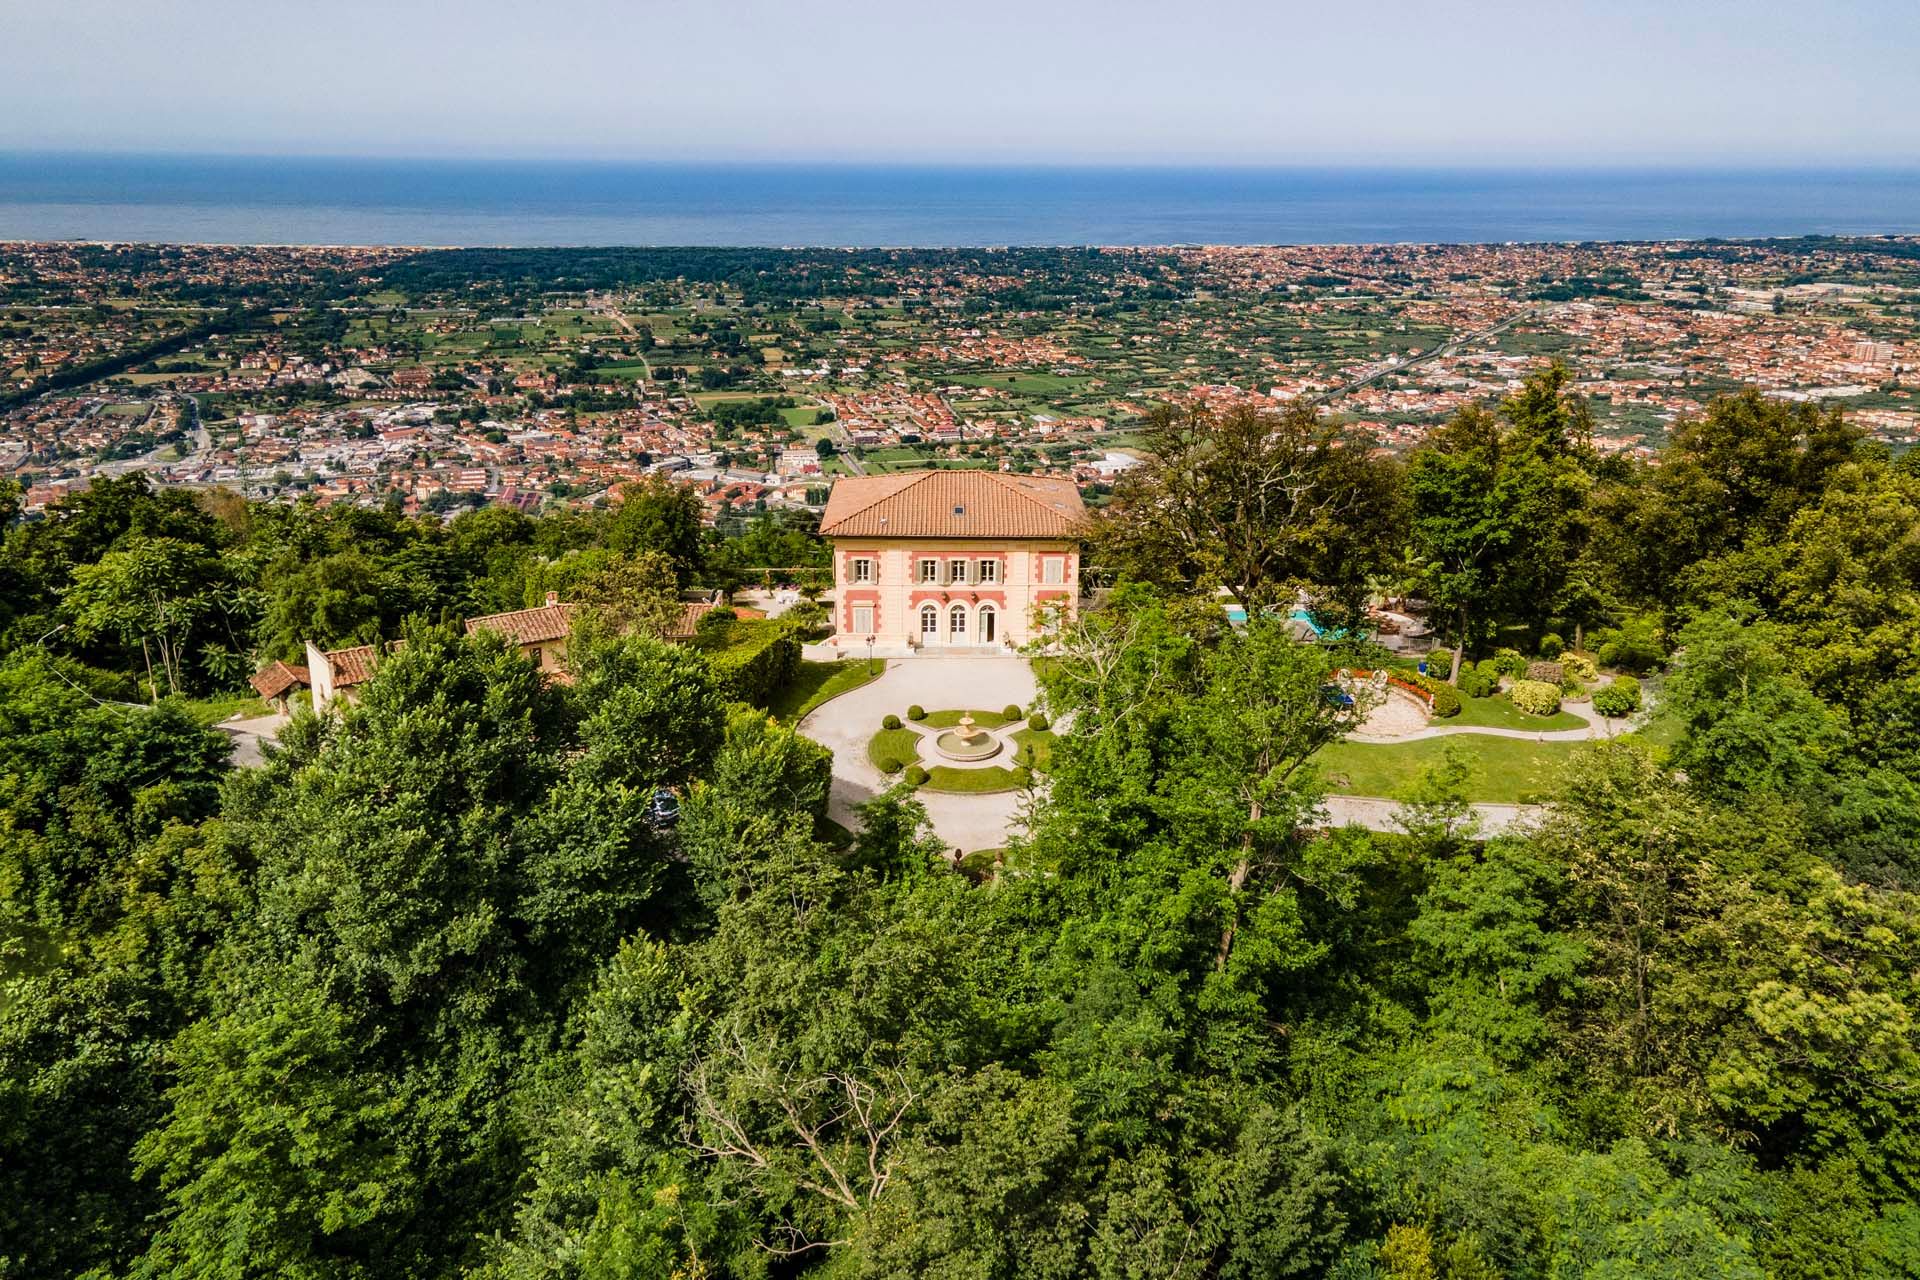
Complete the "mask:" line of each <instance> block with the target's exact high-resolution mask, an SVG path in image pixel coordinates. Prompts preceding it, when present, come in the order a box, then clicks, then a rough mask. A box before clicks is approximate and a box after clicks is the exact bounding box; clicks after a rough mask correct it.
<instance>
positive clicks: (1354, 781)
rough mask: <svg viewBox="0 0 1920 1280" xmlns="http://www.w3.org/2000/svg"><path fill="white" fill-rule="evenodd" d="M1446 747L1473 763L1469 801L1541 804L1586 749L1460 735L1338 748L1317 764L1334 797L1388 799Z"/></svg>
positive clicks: (1328, 749) (1337, 745) (1324, 753)
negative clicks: (1464, 753) (1375, 797)
mask: <svg viewBox="0 0 1920 1280" xmlns="http://www.w3.org/2000/svg"><path fill="white" fill-rule="evenodd" d="M1449 745H1452V746H1453V747H1455V748H1456V749H1460V750H1464V751H1465V752H1466V753H1467V755H1468V757H1469V759H1470V760H1471V761H1472V764H1473V772H1472V774H1471V775H1470V776H1469V778H1468V780H1467V798H1468V799H1470V800H1474V801H1479V802H1483V803H1488V804H1540V803H1543V802H1544V801H1546V800H1547V799H1549V798H1550V797H1551V795H1552V793H1553V792H1554V790H1555V789H1557V788H1558V786H1559V784H1560V779H1561V778H1562V776H1564V774H1565V772H1566V768H1567V765H1568V763H1569V762H1571V761H1572V759H1573V757H1574V754H1575V753H1576V752H1578V751H1580V750H1581V749H1582V748H1583V747H1585V746H1586V745H1587V744H1586V743H1583V742H1534V741H1530V740H1529V739H1526V738H1496V737H1493V736H1491V735H1489V734H1471V733H1461V734H1452V735H1449V736H1448V737H1445V738H1422V739H1420V740H1419V741H1417V742H1336V743H1334V744H1333V745H1332V746H1330V747H1325V748H1323V749H1322V750H1321V752H1320V754H1319V755H1318V756H1317V757H1315V762H1316V763H1317V764H1319V766H1320V774H1321V777H1322V778H1323V779H1324V780H1325V782H1326V784H1327V789H1328V790H1329V791H1330V792H1332V793H1333V794H1335V795H1349V796H1382V797H1385V798H1388V799H1392V798H1394V797H1396V796H1398V795H1400V794H1401V793H1402V792H1404V791H1405V790H1406V789H1407V787H1408V786H1410V785H1411V784H1412V783H1413V782H1414V781H1415V780H1417V779H1418V778H1419V777H1420V775H1421V774H1423V773H1425V772H1426V771H1427V770H1429V769H1431V768H1433V767H1434V766H1435V765H1437V764H1438V763H1439V762H1440V760H1441V757H1442V755H1443V753H1444V752H1445V751H1446V749H1447V747H1448V746H1449Z"/></svg>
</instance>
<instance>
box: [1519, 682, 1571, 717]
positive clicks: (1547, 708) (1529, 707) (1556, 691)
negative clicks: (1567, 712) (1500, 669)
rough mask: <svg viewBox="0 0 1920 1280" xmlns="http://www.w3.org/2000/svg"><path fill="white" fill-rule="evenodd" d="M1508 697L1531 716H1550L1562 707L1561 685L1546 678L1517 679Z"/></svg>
mask: <svg viewBox="0 0 1920 1280" xmlns="http://www.w3.org/2000/svg"><path fill="white" fill-rule="evenodd" d="M1507 697H1508V699H1509V700H1511V701H1512V703H1513V705H1514V706H1515V707H1516V708H1518V709H1519V710H1521V711H1524V712H1526V713H1527V714H1528V715H1530V716H1550V715H1552V714H1553V713H1554V712H1556V711H1558V710H1559V709H1560V686H1559V685H1557V684H1549V683H1547V682H1546V681H1545V680H1516V681H1514V683H1513V687H1512V688H1511V689H1508V690H1507Z"/></svg>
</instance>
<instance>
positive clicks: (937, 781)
mask: <svg viewBox="0 0 1920 1280" xmlns="http://www.w3.org/2000/svg"><path fill="white" fill-rule="evenodd" d="M1026 785H1027V778H1026V776H1025V775H1024V774H1023V773H1021V772H1016V771H1015V770H1013V769H1002V768H999V767H994V768H990V769H955V768H953V767H951V766H949V765H944V764H937V765H934V766H933V767H932V768H931V769H928V770H927V781H926V784H925V785H924V786H923V787H921V788H920V789H921V790H922V791H957V792H962V793H966V794H970V795H991V794H993V793H994V792H997V791H1018V790H1020V789H1021V788H1022V787H1025V786H1026Z"/></svg>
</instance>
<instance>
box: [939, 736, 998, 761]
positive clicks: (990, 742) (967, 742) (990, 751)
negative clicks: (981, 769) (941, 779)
mask: <svg viewBox="0 0 1920 1280" xmlns="http://www.w3.org/2000/svg"><path fill="white" fill-rule="evenodd" d="M933 749H934V750H935V751H938V752H939V753H940V754H941V755H943V756H945V757H946V758H947V759H949V760H961V761H966V762H969V763H971V762H973V761H975V760H991V759H992V758H993V757H995V756H997V755H999V754H1000V740H999V739H998V738H995V737H994V736H993V735H992V734H990V733H980V732H975V733H973V734H970V735H969V734H962V733H958V732H956V731H954V730H952V729H949V730H947V731H946V732H945V733H943V734H941V735H939V736H938V737H936V738H935V739H934V740H933Z"/></svg>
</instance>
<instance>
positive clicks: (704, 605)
mask: <svg viewBox="0 0 1920 1280" xmlns="http://www.w3.org/2000/svg"><path fill="white" fill-rule="evenodd" d="M719 607H720V606H719V605H716V604H714V603H713V602H712V601H711V600H696V601H693V602H692V603H690V604H686V605H683V606H681V609H680V621H679V623H677V624H676V625H675V626H674V628H673V630H671V631H669V632H667V634H666V636H665V639H668V640H691V639H693V633H694V632H695V631H696V630H697V629H698V628H699V626H700V619H702V618H704V617H706V616H707V615H708V614H709V613H711V612H713V611H714V610H715V609H717V608H719ZM733 612H734V613H735V614H736V615H737V616H738V617H740V618H742V619H744V620H747V621H751V620H753V619H755V618H764V617H766V616H767V615H766V614H765V613H764V612H762V611H761V610H759V609H749V608H747V607H745V606H744V605H735V606H734V607H733Z"/></svg>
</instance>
